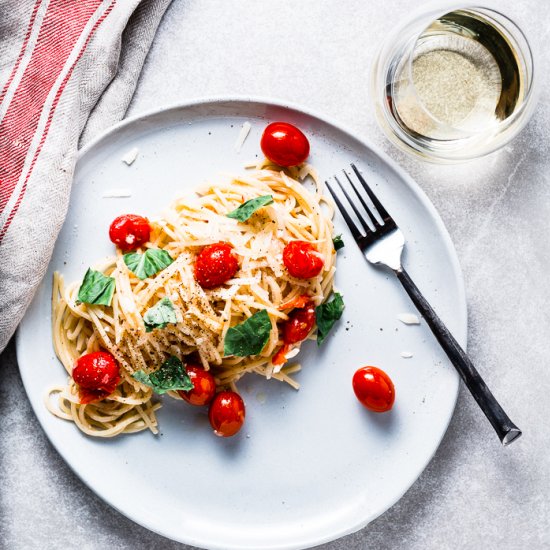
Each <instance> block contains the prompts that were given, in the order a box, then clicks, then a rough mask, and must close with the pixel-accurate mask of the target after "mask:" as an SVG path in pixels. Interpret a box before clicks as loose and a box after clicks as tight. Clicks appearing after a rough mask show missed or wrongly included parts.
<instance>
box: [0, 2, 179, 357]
mask: <svg viewBox="0 0 550 550" xmlns="http://www.w3.org/2000/svg"><path fill="white" fill-rule="evenodd" d="M169 3H170V0H3V1H2V10H1V12H2V13H1V16H0V351H2V350H3V349H4V347H5V346H6V344H7V342H8V340H9V339H10V337H11V336H12V334H13V333H14V331H15V329H16V327H17V324H18V323H19V321H20V320H21V318H22V317H23V314H24V312H25V309H26V308H27V306H28V305H29V303H30V301H31V299H32V297H33V294H34V292H35V290H36V288H37V286H38V284H39V283H40V281H41V279H42V278H43V276H44V273H45V271H46V267H47V265H48V261H49V259H50V257H51V254H52V249H53V245H54V242H55V240H56V238H57V235H58V233H59V230H60V229H61V225H62V223H63V220H64V218H65V214H66V211H67V206H68V201H69V193H70V188H71V182H72V177H73V171H74V166H75V161H76V155H77V150H78V146H79V140H80V143H81V144H82V143H83V142H84V141H87V140H89V139H90V138H92V137H94V136H95V135H97V133H98V132H100V131H101V130H103V129H105V128H106V127H108V126H110V125H111V124H113V123H114V122H116V121H118V120H120V119H121V118H122V117H123V116H124V114H125V112H126V109H127V107H128V104H129V103H130V99H131V98H132V95H133V93H134V89H135V86H136V83H137V79H138V77H139V74H140V71H141V68H142V66H143V62H144V60H145V56H146V55H147V51H148V50H149V47H150V45H151V42H152V40H153V36H154V34H155V32H156V30H157V27H158V24H159V22H160V20H161V18H162V15H163V14H164V12H165V10H166V8H167V7H168V4H169Z"/></svg>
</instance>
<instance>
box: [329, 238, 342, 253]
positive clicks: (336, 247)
mask: <svg viewBox="0 0 550 550" xmlns="http://www.w3.org/2000/svg"><path fill="white" fill-rule="evenodd" d="M332 243H333V244H334V250H336V252H338V250H340V249H341V248H344V246H345V245H344V241H343V240H342V235H336V237H334V238H333V239H332Z"/></svg>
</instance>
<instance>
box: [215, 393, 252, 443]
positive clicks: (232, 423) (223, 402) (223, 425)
mask: <svg viewBox="0 0 550 550" xmlns="http://www.w3.org/2000/svg"><path fill="white" fill-rule="evenodd" d="M244 417H245V408H244V401H243V400H242V398H241V396H240V395H239V394H238V393H235V392H234V391H222V392H220V393H218V394H217V395H216V397H214V399H213V400H212V402H211V403H210V409H209V411H208V418H209V420H210V425H211V426H212V429H213V430H214V433H215V434H216V435H218V436H220V437H231V436H232V435H235V434H236V433H237V432H238V431H239V430H240V429H241V427H242V425H243V423H244Z"/></svg>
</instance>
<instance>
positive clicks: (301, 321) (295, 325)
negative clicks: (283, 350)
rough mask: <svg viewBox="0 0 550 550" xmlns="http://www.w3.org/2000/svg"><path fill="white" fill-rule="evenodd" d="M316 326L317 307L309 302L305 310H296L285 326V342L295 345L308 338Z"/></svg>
mask: <svg viewBox="0 0 550 550" xmlns="http://www.w3.org/2000/svg"><path fill="white" fill-rule="evenodd" d="M314 324H315V305H314V304H313V302H308V303H307V304H306V305H305V306H304V307H303V308H297V309H294V310H293V311H292V312H291V313H290V315H289V316H288V319H287V320H286V321H285V322H284V324H283V342H284V343H285V344H295V343H296V342H301V341H302V340H305V339H306V338H307V335H308V334H309V333H310V332H311V329H312V328H313V325H314Z"/></svg>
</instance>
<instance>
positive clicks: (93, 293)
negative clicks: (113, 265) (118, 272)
mask: <svg viewBox="0 0 550 550" xmlns="http://www.w3.org/2000/svg"><path fill="white" fill-rule="evenodd" d="M114 292H115V279H114V278H113V277H106V276H105V275H103V273H101V272H99V271H94V270H93V269H88V271H86V275H84V280H83V281H82V284H81V285H80V288H79V289H78V296H77V299H76V303H77V305H78V304H95V305H101V306H110V305H111V300H112V299H113V294H114Z"/></svg>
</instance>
